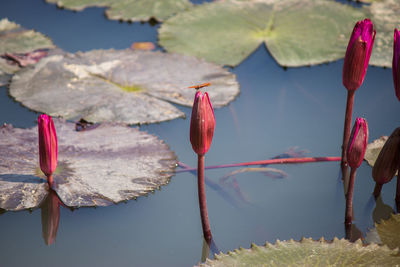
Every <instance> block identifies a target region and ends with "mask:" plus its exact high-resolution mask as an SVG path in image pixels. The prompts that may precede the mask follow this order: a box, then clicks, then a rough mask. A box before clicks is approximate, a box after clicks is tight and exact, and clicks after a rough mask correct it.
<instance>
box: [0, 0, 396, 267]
mask: <svg viewBox="0 0 400 267" xmlns="http://www.w3.org/2000/svg"><path fill="white" fill-rule="evenodd" d="M0 17H1V18H2V17H8V18H9V19H10V20H13V21H15V22H17V23H19V24H21V25H22V26H24V27H26V28H29V29H31V28H32V29H35V30H37V31H40V32H42V33H44V34H46V35H47V36H49V37H50V38H51V39H52V40H53V41H54V43H55V44H56V45H57V46H58V47H60V48H62V49H64V50H66V51H69V52H76V51H79V50H80V51H88V50H91V49H100V48H104V49H106V48H115V49H122V48H126V47H129V46H130V45H131V44H132V43H133V42H139V41H150V42H156V41H157V28H158V27H159V24H157V25H155V26H150V25H149V24H147V23H120V22H118V21H110V20H107V19H106V18H105V17H104V9H102V8H88V9H86V10H85V11H83V12H72V11H68V10H61V9H58V8H57V7H56V6H55V5H50V4H45V3H44V2H43V1H41V0H2V1H1V2H0ZM342 65H343V61H342V60H339V61H337V62H334V63H330V64H324V65H320V66H314V67H304V68H292V69H287V70H284V69H283V68H280V67H279V66H278V65H277V64H276V62H275V61H274V60H273V59H272V57H271V56H270V55H269V53H268V51H267V50H266V49H265V47H264V46H260V47H259V48H258V49H257V50H256V51H255V53H253V54H252V55H251V56H250V57H249V58H248V59H246V60H245V61H244V62H243V63H242V64H241V65H239V66H238V67H236V68H234V69H233V70H232V71H233V72H234V73H235V74H236V75H237V79H238V81H239V83H240V86H241V94H240V96H239V97H238V98H237V99H236V100H235V101H234V102H232V103H231V104H230V105H229V106H227V107H224V108H222V109H218V110H215V116H216V122H217V125H216V128H215V134H214V139H213V144H212V146H211V149H210V151H209V153H208V154H207V156H206V165H216V164H224V163H234V162H243V161H252V160H262V159H267V158H270V157H273V156H276V155H278V154H280V153H283V152H285V151H287V150H288V149H289V148H291V147H298V149H299V150H308V151H309V153H307V154H306V155H307V156H340V145H341V140H342V131H343V119H344V109H345V101H346V94H347V92H346V90H345V89H344V87H343V86H342V81H341V75H342V73H341V72H342ZM179 108H180V109H181V110H183V111H184V112H185V113H186V114H187V118H190V112H191V111H190V109H189V108H184V107H179ZM399 112H400V103H399V102H398V100H397V99H396V97H395V95H394V89H393V81H392V73H391V70H390V69H382V68H374V67H370V68H369V69H368V72H367V75H366V78H365V81H364V84H363V85H362V87H361V88H360V89H359V90H358V91H357V92H356V97H355V103H354V113H353V118H355V117H356V116H362V117H364V118H366V119H367V120H368V124H369V128H370V140H374V139H376V138H378V137H379V136H381V135H389V134H390V133H391V132H392V131H393V130H394V129H395V128H396V127H398V126H400V119H399V116H398V114H399ZM37 116H38V114H37V113H35V112H32V111H30V110H28V109H26V108H25V107H23V106H21V105H20V104H19V103H16V102H14V101H13V100H12V98H10V97H9V96H8V92H7V88H6V87H0V123H11V124H13V125H14V126H16V127H32V126H34V125H35V120H36V118H37ZM189 124H190V121H189V120H188V119H186V120H184V119H179V120H174V121H171V122H165V123H161V124H156V125H148V126H142V127H141V128H142V130H145V131H148V132H150V133H152V134H155V135H157V136H159V137H160V138H161V139H163V140H165V141H166V142H167V143H168V144H169V145H170V147H171V149H172V150H174V151H175V153H176V154H177V155H178V157H179V160H180V161H182V162H184V163H186V164H188V165H191V166H195V165H196V162H197V158H196V156H195V154H194V153H193V151H192V148H191V145H190V143H189ZM270 167H275V168H278V169H280V170H283V171H285V172H286V173H287V174H288V176H287V177H286V178H283V179H273V178H271V177H268V176H265V175H264V174H262V173H257V172H249V173H243V174H238V175H236V179H237V182H238V184H239V187H240V190H241V193H242V194H241V195H238V194H236V193H235V191H234V190H233V189H232V188H230V187H228V186H225V187H224V188H225V190H226V191H227V192H228V193H229V196H230V198H227V197H223V195H222V194H221V192H219V191H215V190H213V189H212V188H210V187H206V194H207V203H208V212H209V218H210V225H211V230H212V232H213V236H214V239H215V243H216V245H217V246H218V248H219V249H220V250H221V251H222V252H226V251H228V250H233V249H235V248H238V247H245V248H248V247H249V246H250V244H251V243H252V242H254V243H256V244H259V245H262V244H264V243H265V242H266V241H267V242H271V243H274V242H275V241H276V240H277V239H279V240H287V239H290V238H293V239H296V240H298V239H300V238H301V237H303V236H305V237H312V238H314V239H318V238H320V237H322V236H323V237H325V238H326V239H332V238H333V237H334V236H337V237H339V238H341V237H344V227H343V220H344V208H345V200H344V197H343V187H342V185H341V181H340V179H339V164H338V163H336V162H335V163H332V162H331V163H313V164H302V165H290V166H289V165H287V166H283V165H282V166H270ZM231 171H233V169H219V170H210V171H207V172H206V175H207V176H208V178H209V179H211V180H212V181H214V182H216V183H217V182H218V180H219V178H221V177H222V176H224V175H226V174H227V173H229V172H231ZM373 187H374V183H373V180H372V177H371V168H370V167H369V166H367V165H366V163H363V164H362V166H361V167H360V169H359V170H358V173H357V178H356V184H355V192H354V197H355V198H354V218H355V224H356V226H357V227H358V228H359V229H360V230H361V231H362V232H363V234H364V236H365V232H366V231H367V230H368V228H371V227H372V226H373V219H372V210H373V209H374V206H375V204H374V202H373V201H372V204H371V202H370V204H368V203H369V201H370V196H371V192H372V191H373ZM382 194H383V201H384V203H386V204H387V205H389V206H392V207H393V206H394V194H395V183H394V182H391V183H389V184H388V185H385V186H384V188H383V192H382ZM41 227H42V226H41V215H40V209H37V210H34V211H33V212H31V213H30V212H28V211H23V212H16V213H13V212H6V213H4V214H2V215H0V233H1V235H0V236H1V238H0V251H1V254H0V255H1V256H0V266H6V267H8V266H40V267H44V266H76V267H77V266H192V265H194V264H197V263H198V262H199V261H200V259H201V252H202V245H203V241H202V230H201V223H200V216H199V208H198V203H197V183H196V177H195V176H193V175H192V174H190V173H180V174H177V175H176V176H174V177H173V178H172V180H171V183H170V184H169V185H167V186H164V187H162V188H161V190H160V191H156V192H155V193H154V194H150V195H149V196H147V197H140V198H138V199H137V200H132V201H129V202H128V203H126V204H119V205H115V206H112V207H106V208H97V209H92V208H81V209H78V210H75V211H73V212H71V211H70V210H69V209H66V208H63V207H61V219H60V225H59V229H58V234H57V241H56V244H55V245H51V246H46V245H45V243H44V240H43V238H42V229H41Z"/></svg>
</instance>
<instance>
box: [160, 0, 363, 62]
mask: <svg viewBox="0 0 400 267" xmlns="http://www.w3.org/2000/svg"><path fill="white" fill-rule="evenodd" d="M363 17H364V14H363V13H362V12H361V11H360V10H359V9H356V8H353V7H351V6H348V5H344V4H340V3H338V2H335V1H327V0H284V1H282V0H263V1H235V0H227V1H217V2H213V3H209V4H203V5H201V6H197V7H195V8H193V9H190V10H188V11H185V12H182V13H179V14H177V15H176V16H174V17H172V18H170V19H168V20H167V21H165V22H164V23H163V24H162V25H161V27H160V29H159V40H160V44H161V45H162V46H163V47H165V48H166V49H167V50H168V51H173V52H178V53H183V54H188V55H194V56H196V57H200V58H205V59H206V60H208V61H211V62H216V63H219V64H222V65H229V66H236V65H238V64H239V63H240V62H242V61H243V60H244V59H245V58H246V57H247V56H249V55H250V54H251V53H252V52H253V51H254V50H255V49H256V48H257V47H258V46H259V45H260V44H261V43H265V44H266V46H267V48H268V50H269V52H270V53H271V55H272V56H273V57H274V58H275V60H276V61H277V62H278V63H279V64H280V65H281V66H288V67H297V66H304V65H314V64H320V63H324V62H330V61H334V60H337V59H339V58H342V57H344V54H345V52H346V47H347V42H348V39H349V36H350V34H351V32H352V29H353V27H354V24H355V22H356V21H357V20H359V19H361V18H363Z"/></svg>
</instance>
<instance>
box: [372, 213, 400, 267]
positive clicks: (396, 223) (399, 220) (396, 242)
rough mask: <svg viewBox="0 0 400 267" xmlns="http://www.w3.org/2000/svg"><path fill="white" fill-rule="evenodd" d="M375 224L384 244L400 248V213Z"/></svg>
mask: <svg viewBox="0 0 400 267" xmlns="http://www.w3.org/2000/svg"><path fill="white" fill-rule="evenodd" d="M375 226H376V230H377V232H378V234H379V238H380V240H381V241H382V244H384V245H387V246H388V247H389V248H392V249H393V248H400V214H393V215H392V216H391V218H389V219H388V220H382V221H381V222H380V223H378V224H375ZM399 261H400V260H399Z"/></svg>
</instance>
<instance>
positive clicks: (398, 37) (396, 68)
mask: <svg viewBox="0 0 400 267" xmlns="http://www.w3.org/2000/svg"><path fill="white" fill-rule="evenodd" d="M392 71H393V83H394V90H395V92H396V96H397V98H398V99H399V101H400V32H399V31H398V30H397V29H394V41H393V62H392Z"/></svg>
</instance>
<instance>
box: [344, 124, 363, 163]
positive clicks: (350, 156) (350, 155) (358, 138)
mask: <svg viewBox="0 0 400 267" xmlns="http://www.w3.org/2000/svg"><path fill="white" fill-rule="evenodd" d="M367 145H368V124H367V121H366V120H365V119H363V118H357V119H356V122H355V123H354V126H353V130H352V131H351V136H350V140H349V145H348V148H347V162H348V164H349V166H350V167H351V168H358V167H360V165H361V163H362V161H363V159H364V154H365V151H366V150H367Z"/></svg>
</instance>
